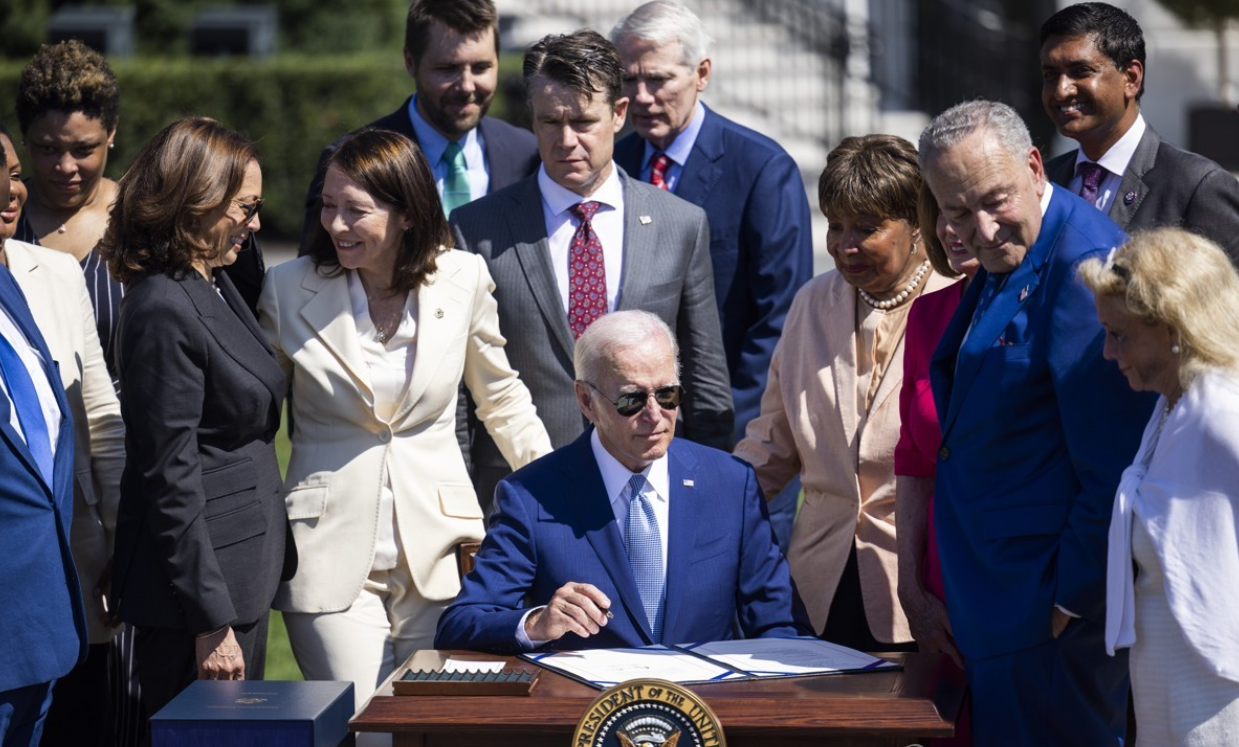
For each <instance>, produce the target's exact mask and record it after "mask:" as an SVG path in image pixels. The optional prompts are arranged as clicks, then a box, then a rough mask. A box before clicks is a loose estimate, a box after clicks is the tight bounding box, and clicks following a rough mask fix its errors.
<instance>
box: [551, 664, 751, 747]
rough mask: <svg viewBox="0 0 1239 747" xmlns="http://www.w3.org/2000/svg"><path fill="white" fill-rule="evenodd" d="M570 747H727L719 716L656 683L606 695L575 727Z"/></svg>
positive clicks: (637, 683)
mask: <svg viewBox="0 0 1239 747" xmlns="http://www.w3.org/2000/svg"><path fill="white" fill-rule="evenodd" d="M572 745H573V747H726V746H727V740H726V738H725V737H724V736H723V727H722V725H721V724H720V723H719V721H718V716H716V715H714V711H712V710H710V706H708V705H706V703H705V701H703V700H702V699H701V698H699V697H697V695H696V694H694V693H693V691H691V690H689V689H687V688H685V687H682V686H681V685H677V684H675V683H674V682H668V681H666V680H657V679H644V680H630V681H628V682H621V683H620V684H618V685H616V686H614V687H612V688H609V689H608V690H606V691H604V692H603V693H602V695H599V696H598V698H597V699H596V700H595V701H594V702H593V703H590V704H589V708H586V709H585V714H584V715H582V716H581V720H580V721H578V722H577V726H576V733H575V734H574V735H573V737H572Z"/></svg>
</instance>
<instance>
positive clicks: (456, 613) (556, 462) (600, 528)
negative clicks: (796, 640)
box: [435, 430, 808, 652]
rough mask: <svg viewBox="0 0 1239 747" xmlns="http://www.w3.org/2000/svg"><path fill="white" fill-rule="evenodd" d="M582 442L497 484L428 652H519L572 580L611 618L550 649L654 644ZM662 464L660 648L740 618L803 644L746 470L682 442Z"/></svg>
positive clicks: (704, 637) (720, 633) (717, 635)
mask: <svg viewBox="0 0 1239 747" xmlns="http://www.w3.org/2000/svg"><path fill="white" fill-rule="evenodd" d="M590 433H591V431H590V430H586V432H585V433H584V434H583V435H581V436H580V437H579V438H577V440H576V441H574V442H572V443H571V444H569V445H568V446H565V447H564V448H562V449H559V450H557V451H555V452H553V453H551V454H549V455H547V456H545V457H543V458H541V459H539V460H537V461H536V462H534V463H532V464H530V465H528V466H526V467H524V468H523V469H520V470H518V471H516V472H515V473H513V474H512V475H511V476H509V477H508V478H507V479H505V480H503V481H502V482H500V483H499V488H498V490H497V491H496V498H497V504H498V511H497V512H496V513H495V515H494V516H492V517H491V522H490V527H489V529H488V531H487V533H486V539H485V540H484V541H483V543H482V548H481V550H480V551H479V552H478V555H477V566H476V568H475V569H474V571H473V572H472V573H470V574H469V575H468V576H466V577H465V580H464V585H463V588H462V589H461V592H460V596H458V597H457V598H456V601H455V602H454V603H453V604H452V606H451V607H449V608H448V610H447V611H446V612H445V613H444V614H443V616H442V617H441V618H440V619H439V630H438V635H437V636H436V637H435V648H442V649H451V648H463V649H478V650H488V651H499V652H516V651H519V650H520V646H519V644H518V643H517V640H516V627H517V624H518V623H519V622H520V619H521V616H522V615H524V614H525V610H526V609H528V608H530V607H537V606H539V605H543V604H546V603H547V602H548V601H549V600H550V598H551V596H552V595H553V594H554V593H555V590H556V589H558V588H559V587H561V586H563V585H564V584H565V583H568V582H569V581H576V582H584V583H591V584H593V585H594V586H597V587H598V588H599V589H600V590H602V592H603V593H604V594H606V595H607V597H608V598H609V599H610V600H611V612H612V614H613V615H614V616H615V617H614V619H612V620H609V621H608V623H607V625H606V627H604V628H603V629H602V630H601V632H599V633H598V634H597V635H595V636H591V637H589V638H586V639H582V638H580V637H579V636H577V635H575V634H572V633H569V634H568V635H567V636H565V637H563V638H561V639H560V640H558V641H555V642H553V643H551V644H549V647H550V648H556V649H581V648H614V647H630V646H648V645H651V644H653V643H654V640H653V639H652V638H651V637H650V631H649V625H648V623H647V622H646V619H645V611H644V608H643V607H642V605H641V597H640V595H639V594H638V593H637V586H636V582H635V581H634V580H633V577H632V572H631V571H630V570H629V565H628V556H627V554H626V553H625V551H624V543H623V540H622V538H621V537H620V533H619V529H618V528H617V526H616V523H615V515H614V513H612V509H611V503H610V501H609V499H608V497H607V494H606V489H605V488H604V486H603V482H602V474H601V472H599V470H598V464H597V462H596V461H595V459H594V454H593V451H592V449H591V447H590ZM668 458H669V459H670V465H669V467H670V473H671V496H670V497H669V508H670V514H669V518H668V523H669V525H670V527H669V529H668V531H669V532H670V535H669V536H668V538H667V556H668V557H667V601H666V621H665V623H664V628H663V642H665V643H687V642H694V641H711V640H724V639H729V638H734V637H736V636H737V631H736V629H735V622H736V621H737V619H738V621H739V625H740V630H739V634H740V635H743V636H744V637H750V638H755V637H763V636H765V637H778V636H796V635H806V634H808V628H807V627H806V626H805V625H804V624H803V623H802V622H800V621H802V620H804V617H803V611H802V607H801V605H800V603H799V599H798V598H797V597H796V596H795V593H794V591H793V590H792V581H791V575H790V573H789V572H788V569H787V561H785V560H784V559H783V555H782V553H780V552H779V548H778V546H777V545H776V544H775V542H774V535H773V532H772V531H771V529H770V522H769V519H768V515H767V513H766V504H765V501H763V500H762V498H761V494H760V493H759V491H758V489H757V478H756V477H755V476H754V474H753V469H752V468H751V467H749V466H748V465H747V464H744V463H743V462H741V461H739V460H737V459H735V458H733V457H731V456H730V455H729V454H726V453H725V452H722V451H718V450H716V449H711V448H709V447H707V446H700V445H698V444H695V443H693V442H691V441H687V440H683V439H676V440H675V441H673V442H672V444H671V449H670V451H669V456H668ZM737 616H738V618H737Z"/></svg>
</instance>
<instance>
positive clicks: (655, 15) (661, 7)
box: [611, 0, 714, 68]
mask: <svg viewBox="0 0 1239 747" xmlns="http://www.w3.org/2000/svg"><path fill="white" fill-rule="evenodd" d="M626 38H627V39H643V40H645V41H648V42H651V43H653V44H657V45H658V46H660V47H661V46H664V45H666V44H670V43H671V42H679V43H680V50H681V52H682V57H683V59H682V62H683V63H684V64H685V65H687V66H689V67H691V68H695V67H697V64H698V63H700V62H701V61H702V60H704V59H705V58H706V57H709V56H710V45H711V44H713V43H714V40H713V39H711V38H710V35H709V34H707V33H706V27H705V25H704V24H703V23H702V22H701V19H700V18H698V17H697V14H696V13H694V12H692V11H691V10H689V9H688V8H686V7H684V6H683V5H680V4H679V3H677V2H674V0H652V2H648V3H646V4H645V5H642V6H641V7H639V8H637V9H636V10H634V11H633V12H631V13H629V14H628V15H626V16H624V17H623V18H621V19H619V23H616V24H615V28H613V29H611V43H612V44H614V45H615V46H617V47H618V46H619V45H620V41H621V40H622V39H626Z"/></svg>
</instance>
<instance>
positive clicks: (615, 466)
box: [516, 430, 671, 651]
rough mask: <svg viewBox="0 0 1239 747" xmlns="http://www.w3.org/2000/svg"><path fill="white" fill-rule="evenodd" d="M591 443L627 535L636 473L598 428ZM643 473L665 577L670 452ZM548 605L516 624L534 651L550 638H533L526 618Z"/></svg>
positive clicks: (617, 522)
mask: <svg viewBox="0 0 1239 747" xmlns="http://www.w3.org/2000/svg"><path fill="white" fill-rule="evenodd" d="M589 445H590V448H592V449H593V452H594V461H596V462H597V463H598V471H599V472H601V473H602V484H603V486H604V487H605V488H606V491H607V497H608V498H609V499H610V501H611V512H612V513H614V514H615V526H616V528H617V529H619V533H620V537H621V538H623V537H624V531H625V530H626V529H627V528H628V504H629V503H630V502H631V501H632V497H631V496H630V495H629V494H628V481H629V480H630V479H632V476H633V475H634V474H636V473H635V472H632V471H630V470H629V469H628V468H627V467H625V466H624V465H622V464H620V462H619V460H618V459H616V458H615V457H613V456H611V452H609V451H607V449H606V447H605V446H603V445H602V441H601V440H600V439H599V438H598V431H597V430H594V431H593V432H592V433H590V435H589ZM641 474H643V475H645V490H644V491H643V494H644V495H647V496H649V498H650V504H651V505H653V507H654V517H655V518H656V519H658V538H659V540H661V542H662V554H663V578H664V579H665V578H666V577H667V535H668V531H667V527H668V521H669V518H670V508H669V504H668V499H669V497H670V495H671V470H670V468H669V467H668V466H667V455H666V454H663V455H662V456H661V457H659V458H658V459H655V460H654V462H653V463H652V464H650V465H649V466H648V467H646V468H645V469H644V470H642V471H641ZM618 601H619V600H616V599H612V600H611V603H612V604H616V603H618ZM545 607H546V605H542V606H540V607H534V608H532V609H530V610H529V611H528V612H526V613H525V614H524V615H521V619H520V622H519V623H517V625H516V640H517V642H518V643H520V644H521V647H522V648H524V649H525V650H526V651H532V650H533V649H535V648H537V647H538V646H541V645H543V644H545V643H546V641H537V640H533V639H531V638H530V637H529V636H528V635H527V634H526V633H525V619H526V618H528V617H529V616H530V615H532V614H533V613H534V612H537V611H538V610H540V609H543V608H545Z"/></svg>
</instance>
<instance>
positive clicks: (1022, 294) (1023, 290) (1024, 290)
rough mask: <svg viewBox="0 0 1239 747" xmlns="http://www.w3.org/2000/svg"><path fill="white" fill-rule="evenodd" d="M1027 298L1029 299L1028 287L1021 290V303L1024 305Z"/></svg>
mask: <svg viewBox="0 0 1239 747" xmlns="http://www.w3.org/2000/svg"><path fill="white" fill-rule="evenodd" d="M1025 298H1028V286H1027V285H1026V286H1024V287H1023V288H1021V289H1020V303H1024V299H1025Z"/></svg>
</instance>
